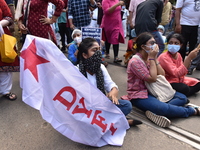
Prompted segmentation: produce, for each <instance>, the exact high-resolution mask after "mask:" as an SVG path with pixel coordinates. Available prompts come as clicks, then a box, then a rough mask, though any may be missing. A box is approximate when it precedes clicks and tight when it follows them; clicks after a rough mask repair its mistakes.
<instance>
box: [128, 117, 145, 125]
mask: <svg viewBox="0 0 200 150" xmlns="http://www.w3.org/2000/svg"><path fill="white" fill-rule="evenodd" d="M126 119H127V120H128V124H129V126H130V127H131V126H137V125H140V124H142V122H141V121H140V120H136V119H131V118H126Z"/></svg>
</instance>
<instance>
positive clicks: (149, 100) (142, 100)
mask: <svg viewBox="0 0 200 150" xmlns="http://www.w3.org/2000/svg"><path fill="white" fill-rule="evenodd" d="M155 43H156V41H155V39H154V38H153V36H152V35H151V34H150V33H147V32H145V33H142V34H140V35H139V36H138V38H137V40H136V45H137V49H136V50H137V53H136V55H137V57H138V58H140V59H138V58H137V57H132V59H131V60H130V61H129V64H128V68H127V73H128V88H127V93H128V95H127V96H126V99H128V100H130V101H131V102H132V104H133V105H134V106H136V107H138V108H139V109H141V110H143V111H145V112H146V116H147V118H149V119H150V120H151V121H153V122H154V123H155V124H157V125H158V126H161V127H168V126H169V125H170V124H171V122H170V120H169V119H168V118H178V117H189V116H192V115H200V107H192V106H185V104H186V102H187V97H186V96H185V95H184V94H182V93H179V92H176V93H175V95H174V97H173V98H172V99H171V100H169V101H168V102H161V101H159V100H158V99H157V98H156V97H154V96H152V95H150V94H149V93H148V91H147V87H146V86H145V82H148V83H153V82H156V79H157V75H165V72H164V70H163V68H162V67H161V65H160V64H159V62H158V60H157V54H158V52H159V48H158V46H157V44H155ZM166 117H168V118H166Z"/></svg>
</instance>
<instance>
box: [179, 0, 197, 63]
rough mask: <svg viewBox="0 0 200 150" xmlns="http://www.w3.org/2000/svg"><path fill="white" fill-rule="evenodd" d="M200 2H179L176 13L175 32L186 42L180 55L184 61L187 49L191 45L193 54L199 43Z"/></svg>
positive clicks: (193, 0)
mask: <svg viewBox="0 0 200 150" xmlns="http://www.w3.org/2000/svg"><path fill="white" fill-rule="evenodd" d="M199 5H200V0H177V3H176V12H175V20H176V26H175V32H177V33H181V34H182V36H183V38H184V39H185V40H184V43H183V46H182V48H181V49H180V51H179V53H180V54H181V56H182V58H183V61H184V59H185V56H186V47H187V44H188V43H189V52H191V51H192V50H193V49H194V48H195V45H196V43H197V36H198V25H199V22H200V7H199Z"/></svg>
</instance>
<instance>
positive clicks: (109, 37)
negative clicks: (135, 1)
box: [101, 0, 124, 63]
mask: <svg viewBox="0 0 200 150" xmlns="http://www.w3.org/2000/svg"><path fill="white" fill-rule="evenodd" d="M122 5H124V2H123V1H119V0H103V1H102V8H103V12H104V15H103V19H102V24H101V28H102V39H103V40H104V41H105V46H106V58H110V55H109V50H110V46H111V44H112V45H113V51H114V63H118V62H122V60H121V59H119V58H118V52H119V43H124V33H123V28H122V20H121V6H122Z"/></svg>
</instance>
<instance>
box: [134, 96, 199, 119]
mask: <svg viewBox="0 0 200 150" xmlns="http://www.w3.org/2000/svg"><path fill="white" fill-rule="evenodd" d="M131 102H132V104H133V105H134V106H136V107H138V108H139V109H141V110H143V111H147V110H149V111H151V112H153V113H155V114H157V115H161V116H165V117H168V118H178V117H181V118H186V117H189V116H191V115H193V114H194V113H195V109H194V108H192V107H188V106H187V107H184V105H185V104H186V102H187V97H186V96H185V95H184V94H181V93H179V92H176V93H175V95H174V97H173V98H172V99H171V100H170V101H168V102H167V103H164V102H161V101H159V100H158V99H157V98H155V97H154V96H152V95H150V94H149V95H148V98H146V99H132V100H131Z"/></svg>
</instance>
